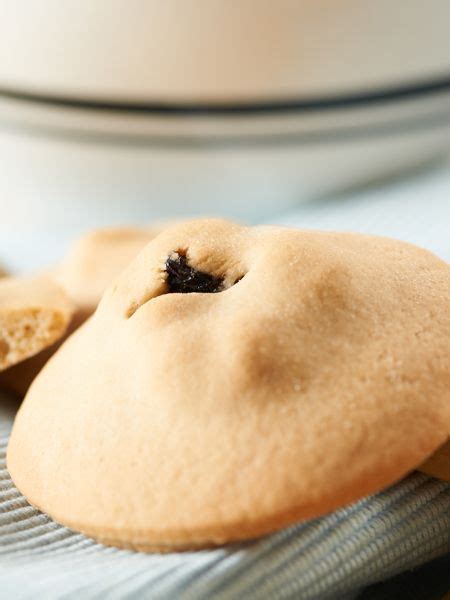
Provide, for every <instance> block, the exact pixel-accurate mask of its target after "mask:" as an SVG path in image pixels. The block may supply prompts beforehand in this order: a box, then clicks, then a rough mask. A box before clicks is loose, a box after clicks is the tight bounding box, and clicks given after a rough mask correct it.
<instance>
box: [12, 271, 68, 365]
mask: <svg viewBox="0 0 450 600" xmlns="http://www.w3.org/2000/svg"><path fill="white" fill-rule="evenodd" d="M72 309H73V307H72V304H71V303H70V301H69V299H68V297H67V296H66V294H65V293H64V291H63V290H62V289H61V288H60V287H59V286H58V285H57V284H56V283H54V282H53V281H51V280H50V279H49V278H47V277H34V278H8V277H5V278H2V279H1V281H0V371H3V370H4V369H7V368H8V367H11V366H12V365H15V364H17V363H19V362H21V361H23V360H25V359H27V358H29V357H30V356H33V355H34V354H36V353H38V352H40V351H41V350H43V349H44V348H47V347H48V346H50V345H51V344H53V343H54V342H55V341H56V340H58V339H59V338H60V337H62V335H63V334H64V332H65V331H66V329H67V326H68V324H69V322H70V319H71V317H72Z"/></svg>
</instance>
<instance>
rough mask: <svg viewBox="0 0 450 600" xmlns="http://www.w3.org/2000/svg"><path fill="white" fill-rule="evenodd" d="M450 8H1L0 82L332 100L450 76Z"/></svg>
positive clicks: (163, 96) (388, 2)
mask: <svg viewBox="0 0 450 600" xmlns="http://www.w3.org/2000/svg"><path fill="white" fill-rule="evenodd" d="M449 20H450V4H449V2H448V0H408V2H407V4H405V3H404V2H395V1H392V0H376V1H375V2H374V1H373V0H340V2H329V1H328V2H327V1H325V0H308V1H303V2H299V1H298V0H277V1H274V0H234V1H230V0H183V1H181V2H180V1H179V0H164V1H163V2H161V0H127V2H126V3H124V2H123V0H96V1H95V2H93V1H92V0H64V2H61V1H60V0H14V1H13V2H2V13H1V20H0V56H1V61H0V86H1V85H10V86H13V87H16V88H19V89H25V90H30V89H31V90H33V89H35V90H38V91H48V92H53V93H56V94H62V95H69V96H89V95H90V96H94V97H103V98H105V97H106V98H116V99H117V98H118V99H120V98H128V99H130V98H131V99H133V100H139V99H141V100H142V99H146V100H148V99H150V100H152V99H153V100H169V101H170V100H172V101H174V100H175V101H177V100H183V99H186V100H209V99H220V100H227V101H234V100H236V99H238V98H242V99H249V98H253V99H261V98H263V99H267V98H269V99H270V97H286V96H295V97H297V96H301V97H304V96H308V95H311V94H315V95H317V94H320V95H326V96H328V95H335V94H336V93H344V94H345V93H348V92H351V91H354V90H361V89H367V88H377V87H380V86H382V87H384V86H391V85H394V86H395V85H399V84H401V83H405V82H409V81H417V80H418V79H419V80H421V79H427V78H429V77H433V76H437V75H446V74H448V72H449V71H450V36H449V35H448V22H449Z"/></svg>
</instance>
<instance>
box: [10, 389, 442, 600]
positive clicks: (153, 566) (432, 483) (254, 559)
mask: <svg viewBox="0 0 450 600" xmlns="http://www.w3.org/2000/svg"><path fill="white" fill-rule="evenodd" d="M11 424H12V414H11V412H9V411H8V403H7V402H6V401H5V400H2V398H1V397H0V598H1V599H2V600H6V599H8V600H19V599H21V600H22V599H23V600H25V599H30V600H31V599H33V600H36V599H38V600H39V599H45V600H53V599H55V600H56V599H60V598H64V599H72V598H73V599H80V598H82V599H83V600H84V599H94V598H96V599H98V598H108V599H111V600H112V599H122V598H127V599H136V600H137V599H146V598H150V599H180V600H198V599H217V600H219V599H220V600H231V599H233V600H234V599H241V598H242V599H248V600H252V599H261V598H269V599H272V598H273V599H290V598H292V599H294V598H295V599H301V600H325V599H331V598H335V599H339V600H351V599H353V598H355V597H356V594H357V592H358V591H359V590H360V589H361V588H363V587H364V586H366V585H368V584H369V583H372V582H375V581H379V580H382V579H384V578H387V577H389V576H391V575H394V574H396V573H399V572H401V571H404V570H406V569H409V568H412V567H415V566H417V565H420V564H423V563H424V562H427V561H429V560H431V559H432V558H435V557H437V556H442V555H444V554H446V553H448V552H450V485H447V484H445V483H442V482H440V481H437V480H435V479H432V478H430V477H426V476H425V475H421V474H419V473H414V474H412V475H410V476H409V477H407V478H406V479H405V480H403V481H402V482H400V483H398V484H397V485H395V486H393V487H392V488H390V489H389V490H387V491H385V492H382V493H380V494H377V495H376V496H372V497H370V498H367V499H365V500H363V501H360V502H358V503H356V504H354V505H352V506H349V507H347V508H345V509H343V510H339V511H337V512H335V513H333V514H331V515H329V516H327V517H323V518H320V519H315V520H312V521H308V522H306V523H303V524H300V525H297V526H295V527H290V528H289V529H286V530H283V531H281V532H279V533H276V534H274V535H271V536H269V537H266V538H263V539H261V540H258V541H255V542H251V543H247V544H240V545H235V546H232V547H228V548H219V549H217V550H207V551H202V552H186V553H177V554H166V555H151V554H142V553H137V552H130V551H125V550H117V549H115V548H107V547H105V546H102V545H100V544H97V543H95V542H94V541H92V540H90V539H88V538H86V537H84V536H83V535H81V534H77V533H74V532H71V531H69V530H68V529H66V528H64V527H61V526H59V525H57V524H56V523H54V522H53V521H52V520H51V519H49V518H48V517H47V516H46V515H44V514H42V513H40V512H38V511H37V510H35V509H34V508H32V507H31V506H30V505H29V504H28V503H27V501H26V500H25V498H24V497H23V496H22V495H21V494H20V492H19V491H18V490H17V489H16V488H15V486H14V484H13V483H12V481H11V479H10V477H9V475H8V473H7V470H6V464H5V457H6V445H7V441H8V436H9V431H10V427H11Z"/></svg>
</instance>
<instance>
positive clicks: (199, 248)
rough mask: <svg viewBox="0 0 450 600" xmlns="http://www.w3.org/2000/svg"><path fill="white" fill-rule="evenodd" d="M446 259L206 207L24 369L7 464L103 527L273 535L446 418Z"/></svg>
mask: <svg viewBox="0 0 450 600" xmlns="http://www.w3.org/2000/svg"><path fill="white" fill-rule="evenodd" d="M449 309H450V268H449V266H448V265H447V264H446V263H444V262H443V261H441V260H439V259H438V258H436V257H435V256H433V255H432V254H430V253H429V252H426V251H425V250H421V249H419V248H416V247H414V246H412V245H409V244H405V243H401V242H398V241H394V240H390V239H385V238H380V237H371V236H364V235H357V234H344V233H327V232H315V231H302V230H295V229H287V228H279V227H268V226H264V227H252V228H247V227H241V226H238V225H235V224H232V223H229V222H225V221H220V220H199V221H193V222H189V223H185V224H182V225H179V226H175V227H172V228H169V229H168V230H166V231H164V232H163V233H162V234H160V235H159V236H158V237H157V238H156V239H155V240H153V241H152V242H151V243H150V244H149V245H148V246H147V247H146V248H145V249H144V250H143V251H142V252H141V253H140V254H139V255H138V257H137V258H136V259H135V260H134V261H133V262H132V264H131V265H130V266H129V267H128V268H127V269H126V271H125V272H124V273H123V274H122V276H121V277H120V278H119V279H118V280H117V281H116V283H114V284H113V285H112V286H111V287H110V288H109V289H108V290H107V292H106V293H105V295H104V297H103V299H102V301H101V303H100V305H99V309H98V310H97V312H96V314H95V315H94V317H93V318H92V319H91V320H90V321H89V322H88V323H86V325H84V326H83V327H82V328H81V329H80V330H79V331H78V332H77V333H75V334H74V335H73V336H72V337H71V338H70V339H69V340H68V342H66V343H65V344H64V346H63V347H62V348H61V349H60V350H59V351H58V353H57V354H56V355H55V356H54V357H53V359H52V361H50V363H48V365H47V366H46V367H45V368H44V370H43V371H42V372H41V374H40V375H39V376H38V378H37V379H36V381H35V383H34V384H33V386H32V388H31V390H30V392H29V394H28V396H27V398H26V400H25V403H24V404H23V406H22V408H21V410H20V412H19V414H18V417H17V420H16V423H15V426H14V430H13V433H12V437H11V441H10V447H9V451H8V465H9V469H10V472H11V474H12V477H13V479H14V481H15V483H16V484H17V486H18V487H19V489H20V490H21V491H22V492H23V493H24V494H25V495H26V496H27V497H28V498H29V500H30V502H31V503H32V504H34V505H36V506H38V507H39V508H41V509H42V510H44V511H46V512H48V513H49V514H50V515H51V516H52V517H54V518H55V519H56V520H57V521H59V522H61V523H63V524H66V525H68V526H70V527H73V528H74V529H78V530H81V531H83V532H85V533H87V534H89V535H92V536H94V537H96V538H97V539H100V540H102V541H104V542H106V543H110V544H114V545H118V546H125V547H134V548H141V549H147V550H148V549H152V548H159V549H161V548H163V549H168V550H170V549H177V548H186V547H187V548H195V547H202V546H207V545H209V544H217V543H223V542H229V541H234V540H241V539H246V538H250V537H254V536H258V535H262V534H265V533H268V532H270V531H273V530H276V529H278V528H281V527H284V526H287V525H289V524H291V523H293V522H295V521H298V520H301V519H305V518H308V517H315V516H318V515H321V514H323V513H326V512H328V511H331V510H333V509H335V508H338V507H340V506H342V505H343V504H346V503H348V502H352V501H354V500H356V499H358V498H360V497H362V496H365V495H367V494H370V493H372V492H374V491H376V490H378V489H380V488H382V487H384V486H387V485H389V484H391V483H392V482H394V481H395V480H397V479H399V478H401V477H402V476H403V475H404V474H405V473H407V472H408V471H409V470H411V469H413V468H414V467H415V466H417V465H418V464H419V463H421V462H422V461H423V460H424V459H425V458H426V457H427V456H429V455H430V454H431V453H432V452H433V451H434V450H435V448H437V447H438V446H439V445H440V444H442V443H443V442H444V441H445V439H446V437H447V436H448V434H449V433H450V361H449V356H450V310H449Z"/></svg>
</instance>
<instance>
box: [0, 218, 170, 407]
mask: <svg viewBox="0 0 450 600" xmlns="http://www.w3.org/2000/svg"><path fill="white" fill-rule="evenodd" d="M158 232H159V229H158V228H157V227H154V228H147V229H144V228H139V227H110V228H104V229H95V230H93V231H89V232H88V233H86V234H84V235H83V236H81V237H80V238H79V239H78V240H76V241H75V243H74V244H73V246H72V247H71V248H70V250H69V252H68V254H67V256H66V257H65V258H64V259H63V260H62V261H61V263H60V264H59V265H58V266H57V267H56V268H54V269H52V270H51V271H50V272H48V275H49V276H50V277H51V278H52V279H53V280H55V281H56V282H57V283H58V284H59V285H60V286H61V287H62V288H63V289H64V290H65V291H66V293H67V294H68V295H69V297H70V299H71V300H72V302H73V304H74V307H75V311H74V314H73V317H72V320H71V323H70V326H69V328H68V329H67V332H66V335H69V334H70V333H72V332H73V331H75V329H77V328H78V327H79V326H80V325H81V324H82V323H84V321H86V319H87V318H88V317H90V316H91V314H92V313H93V312H94V311H95V309H96V308H97V305H98V303H99V301H100V298H101V297H102V294H103V292H104V291H105V289H106V288H107V287H108V285H109V284H110V283H111V282H112V281H113V280H114V279H115V278H116V277H117V276H118V275H119V274H120V273H121V272H122V271H123V269H124V268H125V267H126V266H127V265H128V263H129V262H130V261H131V260H132V259H133V258H134V257H135V256H136V254H138V252H139V251H140V250H142V248H144V246H145V245H146V244H148V242H149V241H150V240H151V239H153V238H154V237H155V236H156V235H157V234H158ZM60 343H61V341H59V342H58V343H56V344H55V345H53V346H51V347H49V348H47V349H46V350H44V351H42V352H40V353H39V354H36V355H34V356H32V357H31V358H29V359H28V360H25V361H23V362H21V363H19V364H18V365H16V366H14V367H12V368H10V369H8V370H7V371H5V372H4V373H2V374H1V375H0V386H1V387H3V388H6V389H9V390H10V391H13V392H15V393H16V394H18V395H19V396H24V395H25V393H26V391H27V390H28V388H29V387H30V385H31V383H32V381H33V380H34V378H35V377H36V375H37V374H38V373H39V371H40V370H41V369H42V367H43V366H44V365H45V363H46V362H47V361H48V360H49V358H50V357H51V356H52V355H53V354H54V353H55V352H56V350H57V349H58V347H59V345H60Z"/></svg>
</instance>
